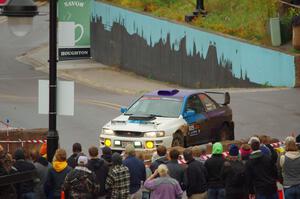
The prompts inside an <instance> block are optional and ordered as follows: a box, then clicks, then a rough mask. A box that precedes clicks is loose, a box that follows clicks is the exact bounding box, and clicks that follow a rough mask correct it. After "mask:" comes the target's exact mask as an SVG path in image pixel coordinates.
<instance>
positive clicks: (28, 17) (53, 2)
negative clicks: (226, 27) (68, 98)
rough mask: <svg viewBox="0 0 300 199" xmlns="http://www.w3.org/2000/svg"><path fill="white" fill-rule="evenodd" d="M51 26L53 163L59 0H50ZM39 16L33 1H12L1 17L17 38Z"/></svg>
mask: <svg viewBox="0 0 300 199" xmlns="http://www.w3.org/2000/svg"><path fill="white" fill-rule="evenodd" d="M49 9H50V24H49V129H48V134H47V158H48V161H50V162H52V159H53V156H54V153H55V151H56V149H57V148H58V140H59V136H58V132H57V130H56V85H57V84H56V81H57V54H56V53H57V32H56V31H57V26H56V25H57V0H50V8H49ZM37 14H38V11H37V6H36V5H35V4H34V2H33V1H32V0H10V1H9V2H8V3H7V5H5V6H4V7H3V9H2V13H0V15H3V16H7V17H8V26H9V27H10V29H11V31H12V32H13V34H14V35H16V36H24V35H26V34H27V33H28V32H29V30H30V28H31V25H32V19H33V17H34V16H36V15H37Z"/></svg>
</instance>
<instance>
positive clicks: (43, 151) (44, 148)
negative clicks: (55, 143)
mask: <svg viewBox="0 0 300 199" xmlns="http://www.w3.org/2000/svg"><path fill="white" fill-rule="evenodd" d="M40 156H42V157H43V158H45V159H47V143H43V144H42V146H41V148H40Z"/></svg>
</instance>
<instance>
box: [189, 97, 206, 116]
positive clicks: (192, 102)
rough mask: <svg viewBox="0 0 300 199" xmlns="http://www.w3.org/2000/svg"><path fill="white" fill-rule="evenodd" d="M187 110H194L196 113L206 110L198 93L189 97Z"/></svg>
mask: <svg viewBox="0 0 300 199" xmlns="http://www.w3.org/2000/svg"><path fill="white" fill-rule="evenodd" d="M185 110H186V111H187V110H194V111H195V112H196V113H201V112H203V111H204V108H203V105H202V102H201V101H200V99H199V98H198V96H197V95H193V96H190V97H189V98H188V100H187V104H186V109H185Z"/></svg>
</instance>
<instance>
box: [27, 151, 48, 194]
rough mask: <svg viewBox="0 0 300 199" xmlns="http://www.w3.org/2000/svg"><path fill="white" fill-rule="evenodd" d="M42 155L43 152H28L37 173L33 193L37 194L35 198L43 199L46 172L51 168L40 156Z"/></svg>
mask: <svg viewBox="0 0 300 199" xmlns="http://www.w3.org/2000/svg"><path fill="white" fill-rule="evenodd" d="M42 154H44V153H43V150H42V153H41V150H40V151H38V150H32V151H31V152H30V157H31V160H32V161H33V164H34V166H35V168H36V171H37V177H38V179H39V180H38V182H37V183H36V185H35V193H36V194H37V198H41V199H44V198H46V195H45V193H44V184H45V182H46V180H47V174H48V170H49V169H50V168H51V164H50V163H49V162H48V161H47V160H46V159H45V158H44V157H42V156H41V155H42ZM44 155H45V154H44Z"/></svg>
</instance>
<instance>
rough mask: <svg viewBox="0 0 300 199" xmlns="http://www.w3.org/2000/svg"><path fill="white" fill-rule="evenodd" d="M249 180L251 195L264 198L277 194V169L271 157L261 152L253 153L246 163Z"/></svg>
mask: <svg viewBox="0 0 300 199" xmlns="http://www.w3.org/2000/svg"><path fill="white" fill-rule="evenodd" d="M246 174H247V179H249V183H250V185H249V186H250V187H251V190H250V193H253V190H252V186H253V187H254V190H255V193H256V194H257V193H258V194H261V195H263V196H267V195H271V194H274V193H276V192H277V185H276V179H277V177H278V176H277V168H276V165H275V164H274V163H273V162H272V160H271V157H270V156H266V155H263V153H262V152H261V150H257V151H253V152H252V153H251V155H250V159H249V160H248V162H247V163H246Z"/></svg>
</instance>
